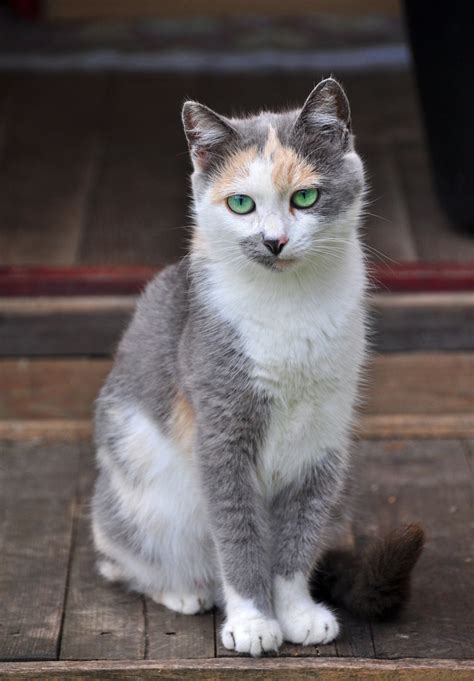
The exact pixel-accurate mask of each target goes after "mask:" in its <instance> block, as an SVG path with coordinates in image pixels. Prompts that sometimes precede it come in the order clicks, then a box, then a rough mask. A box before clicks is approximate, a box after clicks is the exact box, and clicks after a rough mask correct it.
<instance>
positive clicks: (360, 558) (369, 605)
mask: <svg viewBox="0 0 474 681" xmlns="http://www.w3.org/2000/svg"><path fill="white" fill-rule="evenodd" d="M424 541H425V535H424V532H423V530H422V528H421V527H420V526H419V525H403V526H402V527H399V528H397V529H396V530H393V531H392V532H390V534H388V535H386V536H385V537H383V538H379V539H375V540H373V541H370V542H368V543H367V544H366V545H365V546H364V547H363V548H362V549H361V550H358V548H357V546H356V547H355V548H354V549H341V550H334V551H329V552H328V553H327V554H326V555H325V556H324V557H323V559H322V561H321V563H320V564H319V565H318V568H317V570H316V571H315V573H314V574H313V576H312V580H311V587H312V593H313V596H314V597H315V598H316V599H317V600H322V601H326V602H328V603H333V604H334V605H341V606H342V607H344V608H346V609H347V610H349V611H350V612H351V613H353V614H354V615H356V616H357V617H362V618H364V619H368V620H376V619H378V620H380V619H390V618H392V617H395V616H396V615H397V614H398V613H399V611H400V610H401V608H403V606H404V605H405V603H406V602H407V601H408V599H409V597H410V575H411V571H412V569H413V567H414V566H415V564H416V562H417V560H418V558H419V557H420V554H421V551H422V549H423V545H424Z"/></svg>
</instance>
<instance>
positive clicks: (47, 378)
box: [0, 358, 111, 420]
mask: <svg viewBox="0 0 474 681" xmlns="http://www.w3.org/2000/svg"><path fill="white" fill-rule="evenodd" d="M110 368H111V362H110V360H101V359H85V358H81V359H76V360H73V361H71V360H61V359H52V360H31V359H20V360H6V361H0V383H1V385H2V390H1V392H0V419H19V418H22V419H26V420H35V419H41V418H47V419H58V420H61V419H63V418H68V419H89V418H90V416H91V413H92V406H93V401H94V399H95V397H96V396H97V394H98V392H99V389H100V387H101V385H102V383H103V381H104V380H105V377H106V375H107V373H108V372H109V371H110Z"/></svg>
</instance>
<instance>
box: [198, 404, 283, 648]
mask: <svg viewBox="0 0 474 681" xmlns="http://www.w3.org/2000/svg"><path fill="white" fill-rule="evenodd" d="M261 408H262V405H261V404H258V403H257V402H256V403H253V400H252V399H251V398H250V402H249V398H248V397H246V399H245V400H242V401H241V402H240V410H239V408H238V407H237V405H234V408H233V409H232V410H229V411H227V410H226V409H222V408H220V409H218V410H217V411H216V414H218V417H216V416H215V413H214V412H213V410H206V412H207V413H206V415H205V416H203V419H202V421H201V425H200V428H199V434H198V446H197V454H198V460H199V463H200V470H201V480H202V485H203V490H204V494H205V496H206V500H207V507H208V513H209V521H210V525H211V531H212V534H213V537H214V541H215V544H216V549H217V555H218V559H219V564H220V568H221V581H222V587H223V596H224V601H225V613H226V620H225V623H224V626H223V629H222V632H221V636H222V642H223V644H224V646H225V647H226V648H228V649H230V650H236V651H238V652H241V653H250V654H251V655H261V654H262V653H264V652H267V651H276V650H278V647H279V646H280V645H281V643H282V634H281V629H280V625H279V623H278V621H277V620H276V618H275V616H274V612H273V604H272V578H271V551H270V548H271V528H270V524H269V518H268V510H267V509H266V508H265V505H264V503H263V499H262V495H261V491H260V488H259V485H258V481H257V476H256V471H255V458H256V454H257V449H258V446H259V439H260V435H259V433H260V427H259V423H258V422H256V419H259V417H258V414H259V410H261ZM242 409H245V411H246V412H248V413H246V414H242V413H239V411H241V410H242Z"/></svg>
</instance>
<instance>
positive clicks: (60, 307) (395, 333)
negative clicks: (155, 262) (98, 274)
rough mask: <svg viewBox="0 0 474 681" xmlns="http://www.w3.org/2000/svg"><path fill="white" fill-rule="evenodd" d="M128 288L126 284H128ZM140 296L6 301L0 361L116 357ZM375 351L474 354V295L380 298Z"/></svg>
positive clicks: (0, 319)
mask: <svg viewBox="0 0 474 681" xmlns="http://www.w3.org/2000/svg"><path fill="white" fill-rule="evenodd" d="M122 283H123V282H122ZM135 302H136V297H135V296H66V297H61V296H54V297H34V298H22V297H4V298H0V356H4V357H8V356H10V357H18V356H23V355H24V356H57V355H90V356H91V355H92V356H104V355H110V354H111V353H112V352H113V351H114V349H115V347H116V345H117V342H118V339H119V338H120V335H121V333H122V332H123V331H124V329H125V327H126V325H127V323H128V322H129V320H130V317H131V315H132V312H133V309H134V305H135ZM369 330H370V340H371V345H372V347H373V349H374V350H375V351H379V352H384V353H386V352H400V351H429V350H450V351H454V350H474V292H472V291H471V292H451V293H417V294H382V293H380V294H375V295H373V296H372V297H371V298H370V322H369Z"/></svg>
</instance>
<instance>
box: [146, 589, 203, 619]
mask: <svg viewBox="0 0 474 681" xmlns="http://www.w3.org/2000/svg"><path fill="white" fill-rule="evenodd" d="M154 600H156V601H157V602H158V603H161V604H162V605H165V606H166V607H167V608H169V609H170V610H174V611H175V612H179V613H181V614H182V615H195V614H196V613H198V612H205V611H206V610H210V609H211V608H212V607H214V598H213V595H212V592H211V591H209V590H206V589H198V590H197V591H196V592H195V593H190V594H188V593H177V592H174V591H162V592H161V593H160V595H159V596H158V597H157V598H155V599H154Z"/></svg>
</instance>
